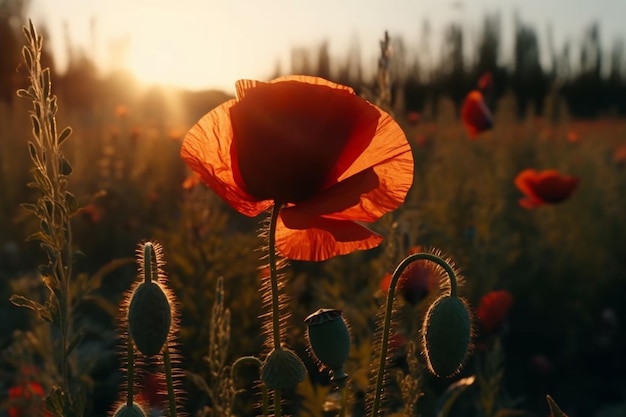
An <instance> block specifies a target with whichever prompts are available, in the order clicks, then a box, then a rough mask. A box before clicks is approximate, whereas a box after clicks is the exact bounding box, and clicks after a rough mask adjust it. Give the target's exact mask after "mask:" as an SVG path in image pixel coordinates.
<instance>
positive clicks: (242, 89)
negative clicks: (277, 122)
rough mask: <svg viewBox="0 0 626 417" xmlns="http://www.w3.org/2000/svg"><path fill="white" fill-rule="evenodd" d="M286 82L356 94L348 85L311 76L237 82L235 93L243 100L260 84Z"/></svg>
mask: <svg viewBox="0 0 626 417" xmlns="http://www.w3.org/2000/svg"><path fill="white" fill-rule="evenodd" d="M284 81H297V82H300V83H306V84H312V85H322V86H326V87H330V88H333V89H336V90H345V91H347V92H349V93H351V94H355V93H354V90H353V89H352V88H351V87H348V86H347V85H341V84H337V83H334V82H332V81H328V80H326V79H324V78H321V77H313V76H309V75H285V76H282V77H278V78H274V79H273V80H271V81H269V82H264V81H256V80H237V81H236V82H235V91H236V94H237V99H239V100H241V99H242V98H244V97H245V96H246V93H247V92H248V91H250V90H251V89H254V88H256V87H258V86H259V85H260V84H275V83H279V82H284Z"/></svg>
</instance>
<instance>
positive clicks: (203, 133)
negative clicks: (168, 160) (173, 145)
mask: <svg viewBox="0 0 626 417" xmlns="http://www.w3.org/2000/svg"><path fill="white" fill-rule="evenodd" d="M235 103H236V101H235V100H230V101H227V102H225V103H224V104H222V105H220V106H218V107H216V108H215V109H213V110H212V111H210V112H209V113H207V114H206V115H204V116H203V117H202V119H200V121H199V122H198V123H197V124H195V125H194V126H193V127H192V128H191V130H189V132H188V133H187V135H186V136H185V139H184V140H183V145H182V148H181V151H180V152H181V158H182V159H183V160H184V161H185V162H186V163H187V165H189V167H190V168H191V169H192V170H193V171H195V172H197V173H198V174H199V175H200V177H201V178H202V180H203V181H204V182H205V183H206V184H207V185H208V186H209V187H211V188H212V189H213V190H214V191H215V192H216V193H217V194H218V195H219V196H220V197H221V198H222V199H224V200H226V202H228V204H230V205H231V206H232V207H233V208H234V209H236V210H237V211H239V212H240V213H242V214H245V215H246V216H250V217H254V216H256V215H258V214H260V213H262V212H263V211H265V210H267V209H268V208H269V207H270V206H271V205H272V204H273V202H272V201H268V200H264V201H263V200H262V201H259V200H258V199H256V198H254V197H253V196H251V195H250V194H249V193H248V192H247V191H246V190H245V189H244V188H242V185H240V184H241V183H242V182H241V180H236V177H238V170H237V169H236V167H234V166H233V161H232V158H231V144H232V138H233V131H232V126H231V122H230V108H231V107H232V106H233V105H234V104H235Z"/></svg>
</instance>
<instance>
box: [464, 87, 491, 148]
mask: <svg viewBox="0 0 626 417" xmlns="http://www.w3.org/2000/svg"><path fill="white" fill-rule="evenodd" d="M461 119H462V121H463V124H464V125H465V127H466V129H467V131H468V133H469V135H470V136H471V137H475V136H477V135H478V134H479V133H481V132H483V131H485V130H488V129H491V128H492V127H493V117H492V116H491V112H490V111H489V109H488V108H487V105H486V104H485V100H484V99H483V95H482V93H481V92H480V91H478V90H473V91H470V93H469V94H468V95H467V97H466V98H465V101H464V102H463V106H462V107H461Z"/></svg>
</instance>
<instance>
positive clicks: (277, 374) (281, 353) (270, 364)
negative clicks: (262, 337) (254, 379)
mask: <svg viewBox="0 0 626 417" xmlns="http://www.w3.org/2000/svg"><path fill="white" fill-rule="evenodd" d="M305 376H306V367H305V366H304V363H303V362H302V359H300V357H298V355H296V353H295V352H294V351H292V350H290V349H284V348H278V349H274V350H272V351H271V352H270V354H269V356H268V357H267V359H265V363H263V367H262V368H261V379H262V380H263V382H264V383H265V385H266V386H267V387H268V388H269V389H281V388H286V389H290V388H293V387H295V386H296V385H298V383H300V382H302V381H303V380H304V377H305Z"/></svg>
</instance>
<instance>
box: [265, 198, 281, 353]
mask: <svg viewBox="0 0 626 417" xmlns="http://www.w3.org/2000/svg"><path fill="white" fill-rule="evenodd" d="M281 206H282V204H279V203H277V202H275V203H274V207H273V208H272V216H271V218H270V230H269V235H268V240H269V252H270V253H269V261H270V281H271V284H272V334H273V336H274V349H279V348H280V306H279V301H278V272H277V269H276V223H277V220H278V214H279V213H280V209H281Z"/></svg>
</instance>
